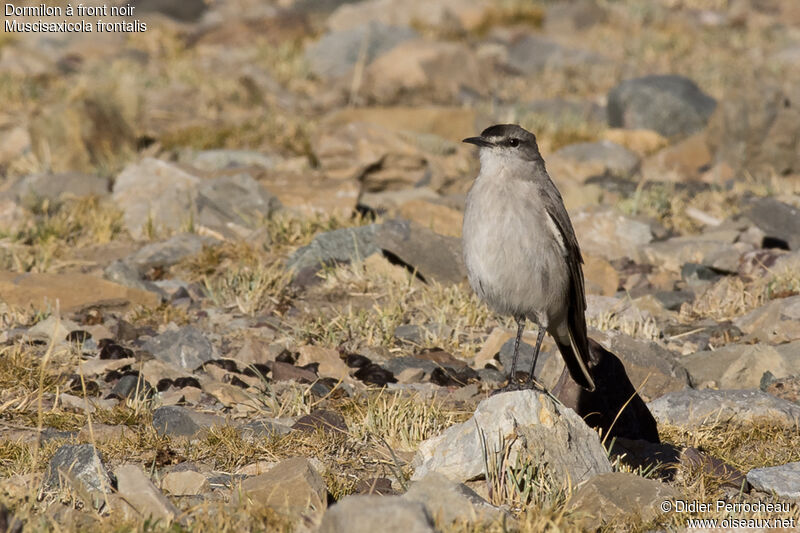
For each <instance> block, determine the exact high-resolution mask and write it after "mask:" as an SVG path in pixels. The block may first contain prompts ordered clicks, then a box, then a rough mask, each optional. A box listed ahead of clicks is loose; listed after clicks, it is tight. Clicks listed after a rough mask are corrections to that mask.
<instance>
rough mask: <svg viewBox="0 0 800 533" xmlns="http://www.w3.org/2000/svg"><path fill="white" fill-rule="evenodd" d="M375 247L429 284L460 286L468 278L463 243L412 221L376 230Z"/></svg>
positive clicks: (396, 223)
mask: <svg viewBox="0 0 800 533" xmlns="http://www.w3.org/2000/svg"><path fill="white" fill-rule="evenodd" d="M375 244H376V245H377V246H378V247H379V248H381V249H382V250H383V251H384V252H385V253H388V254H391V256H393V257H396V258H397V259H399V260H400V261H402V262H403V263H404V264H406V265H408V266H409V268H411V269H412V270H415V271H416V272H417V274H418V275H419V276H421V277H422V278H423V279H424V280H426V281H438V282H440V283H459V282H461V281H462V280H464V279H465V278H466V275H467V270H466V267H465V266H464V260H463V258H462V253H461V241H460V240H459V239H457V238H455V237H447V236H444V235H439V234H438V233H434V232H433V231H431V230H429V229H427V228H424V227H422V226H420V225H419V224H416V223H414V222H410V221H408V220H388V221H386V222H384V223H383V224H381V225H380V227H379V228H378V230H377V231H376V234H375Z"/></svg>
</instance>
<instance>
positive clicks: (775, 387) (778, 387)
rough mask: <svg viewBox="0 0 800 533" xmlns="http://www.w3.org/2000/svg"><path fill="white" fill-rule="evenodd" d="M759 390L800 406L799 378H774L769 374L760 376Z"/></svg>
mask: <svg viewBox="0 0 800 533" xmlns="http://www.w3.org/2000/svg"><path fill="white" fill-rule="evenodd" d="M759 388H760V389H761V390H763V391H764V392H766V393H769V394H772V395H773V396H776V397H778V398H781V399H783V400H787V401H789V402H792V403H796V404H800V377H797V376H790V377H787V378H775V376H773V375H772V373H771V372H767V373H765V374H764V375H763V376H761V383H760V384H759Z"/></svg>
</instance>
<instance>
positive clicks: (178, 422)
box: [153, 405, 225, 437]
mask: <svg viewBox="0 0 800 533" xmlns="http://www.w3.org/2000/svg"><path fill="white" fill-rule="evenodd" d="M224 424H225V419H223V418H222V417H220V416H216V415H211V414H206V413H199V412H196V411H193V410H191V409H188V408H186V407H180V406H177V405H167V406H163V407H159V408H158V409H156V410H155V411H153V427H154V428H155V429H156V431H157V432H158V434H159V435H171V436H173V437H194V436H196V435H197V434H198V433H200V432H201V431H204V430H205V429H207V428H210V427H212V426H222V425H224Z"/></svg>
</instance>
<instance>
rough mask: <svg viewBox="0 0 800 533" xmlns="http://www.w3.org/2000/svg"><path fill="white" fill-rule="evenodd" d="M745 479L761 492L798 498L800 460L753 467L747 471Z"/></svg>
mask: <svg viewBox="0 0 800 533" xmlns="http://www.w3.org/2000/svg"><path fill="white" fill-rule="evenodd" d="M747 481H748V482H749V483H750V484H751V485H752V486H753V488H755V489H756V490H760V491H762V492H767V493H775V494H777V495H778V496H780V497H781V498H795V499H796V498H800V462H797V463H787V464H785V465H780V466H768V467H765V468H754V469H752V470H751V471H749V472H748V473H747Z"/></svg>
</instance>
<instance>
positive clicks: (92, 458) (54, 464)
mask: <svg viewBox="0 0 800 533" xmlns="http://www.w3.org/2000/svg"><path fill="white" fill-rule="evenodd" d="M61 480H64V481H65V482H66V483H68V484H69V485H72V486H76V485H77V486H76V488H77V489H79V490H84V491H86V492H88V493H89V494H93V493H107V492H110V491H111V485H112V483H111V477H110V476H109V473H108V470H107V469H106V465H105V463H104V462H103V456H102V455H101V454H100V452H98V451H97V450H96V449H95V447H94V446H92V445H91V444H65V445H63V446H61V447H60V448H59V449H57V450H56V453H54V454H53V457H52V458H51V459H50V463H49V464H48V467H47V473H46V474H45V478H44V486H45V488H46V489H57V488H58V487H59V486H61Z"/></svg>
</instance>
